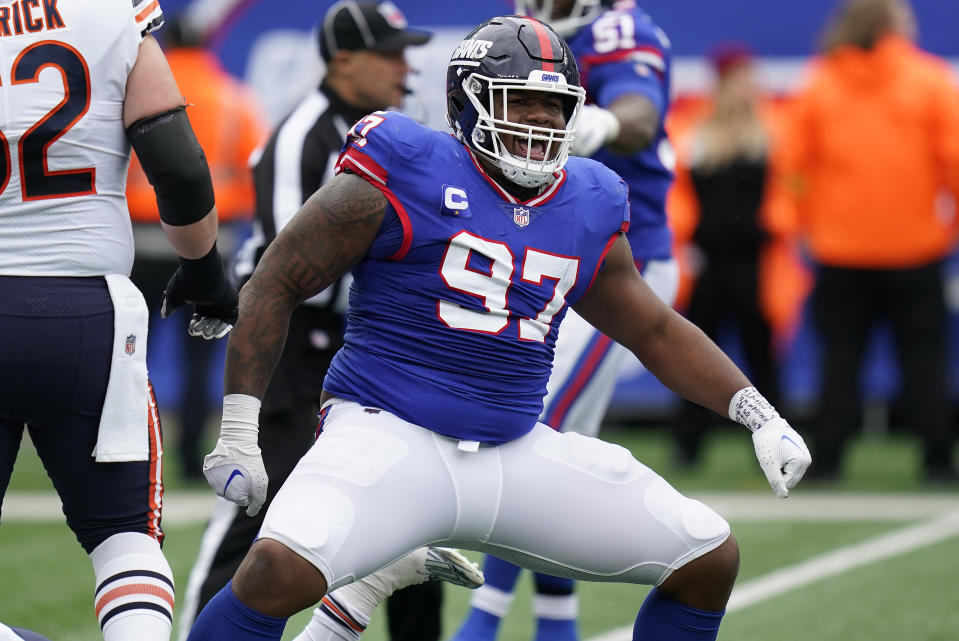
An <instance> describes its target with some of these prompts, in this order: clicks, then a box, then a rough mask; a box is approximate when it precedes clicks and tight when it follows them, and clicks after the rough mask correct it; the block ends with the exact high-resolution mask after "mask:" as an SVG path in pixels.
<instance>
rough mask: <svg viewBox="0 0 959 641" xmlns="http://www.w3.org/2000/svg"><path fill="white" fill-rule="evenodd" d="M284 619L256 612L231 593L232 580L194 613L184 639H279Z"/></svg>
mask: <svg viewBox="0 0 959 641" xmlns="http://www.w3.org/2000/svg"><path fill="white" fill-rule="evenodd" d="M285 627H286V619H285V618H277V617H271V616H269V615H266V614H260V613H259V612H257V611H256V610H254V609H252V608H249V607H247V606H245V605H243V603H241V602H240V600H239V599H238V598H236V595H235V594H233V582H232V581H230V582H229V583H227V584H226V586H225V587H224V588H223V589H222V590H220V591H219V592H217V593H216V595H214V597H213V598H212V599H210V602H209V603H207V604H206V606H204V608H203V610H202V611H201V612H200V614H199V616H197V618H196V621H195V622H194V623H193V627H192V628H191V629H190V635H189V636H188V637H187V641H262V640H263V639H268V640H270V641H280V638H281V637H282V636H283V628H285Z"/></svg>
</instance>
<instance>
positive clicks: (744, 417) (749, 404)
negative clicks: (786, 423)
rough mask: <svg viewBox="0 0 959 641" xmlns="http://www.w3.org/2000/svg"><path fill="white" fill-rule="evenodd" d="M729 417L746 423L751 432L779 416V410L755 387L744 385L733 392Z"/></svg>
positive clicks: (743, 423)
mask: <svg viewBox="0 0 959 641" xmlns="http://www.w3.org/2000/svg"><path fill="white" fill-rule="evenodd" d="M729 418H731V419H733V420H734V421H736V422H737V423H740V424H742V425H745V426H746V427H748V428H749V431H750V432H755V431H756V430H758V429H759V428H760V427H762V426H763V425H765V424H766V423H768V422H769V421H771V420H773V419H777V418H779V412H777V411H776V408H774V407H773V406H772V405H770V404H769V401H767V400H766V399H765V397H763V395H762V394H760V393H759V390H757V389H756V388H755V387H744V388H743V389H741V390H739V391H738V392H736V393H735V394H733V397H732V399H731V400H730V401H729Z"/></svg>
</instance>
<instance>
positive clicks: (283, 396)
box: [180, 0, 443, 641]
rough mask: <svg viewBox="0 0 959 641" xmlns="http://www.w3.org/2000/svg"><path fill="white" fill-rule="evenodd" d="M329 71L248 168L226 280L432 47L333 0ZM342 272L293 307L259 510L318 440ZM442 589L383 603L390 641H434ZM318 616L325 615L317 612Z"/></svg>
mask: <svg viewBox="0 0 959 641" xmlns="http://www.w3.org/2000/svg"><path fill="white" fill-rule="evenodd" d="M317 32H318V37H319V49H320V55H321V57H322V58H323V62H324V63H325V66H326V72H325V76H324V77H323V79H322V80H321V82H320V85H319V86H318V87H316V88H315V89H313V90H312V91H310V92H309V93H308V94H307V95H306V96H304V97H303V99H302V100H301V101H300V102H299V104H298V105H297V106H296V107H294V109H293V111H292V112H291V113H290V114H289V115H288V116H287V117H286V118H284V119H283V120H282V121H281V122H280V123H279V124H278V125H277V127H276V129H275V130H274V131H273V133H272V134H271V135H270V136H269V140H268V141H267V143H266V145H265V147H264V149H263V152H262V154H261V155H260V156H259V158H258V159H257V161H256V163H255V164H254V167H253V176H254V182H255V191H256V216H255V219H254V222H253V233H252V235H251V236H250V238H249V239H248V240H247V241H246V242H245V243H244V245H243V247H242V248H241V250H240V253H239V255H238V257H237V261H236V265H235V274H234V275H235V276H236V278H237V280H238V281H240V282H241V283H242V282H246V280H247V279H248V278H249V277H250V274H252V273H253V268H254V267H255V265H256V263H257V261H258V260H259V258H260V256H262V255H263V252H264V251H265V250H266V248H267V246H268V245H269V244H270V243H271V242H272V241H273V239H274V238H275V237H276V235H277V233H278V232H279V231H280V229H282V228H283V226H284V225H285V224H286V223H287V222H288V221H289V220H290V218H291V217H292V216H293V214H295V213H296V211H297V210H298V209H299V208H300V205H302V204H303V202H304V201H306V199H307V198H309V197H310V195H311V194H313V192H315V191H316V190H317V189H319V188H320V187H321V186H322V185H323V184H324V183H326V181H328V180H329V179H330V178H331V177H332V176H333V168H334V165H335V163H336V157H337V155H338V154H339V152H340V149H341V148H342V146H343V143H344V141H345V140H346V134H347V132H348V131H349V129H350V127H351V126H352V125H353V123H355V122H356V121H357V120H359V119H360V118H362V117H364V116H365V115H367V114H368V113H370V112H372V111H377V110H381V109H388V108H392V107H399V106H400V105H401V103H402V102H403V98H404V96H405V95H406V94H407V93H408V90H407V89H406V84H405V83H406V77H407V75H408V74H409V72H410V66H409V65H408V64H407V62H406V57H405V50H406V47H408V46H413V45H422V44H425V43H426V42H428V41H429V39H430V37H431V36H430V34H429V33H428V32H426V31H420V30H416V29H408V28H407V25H406V20H405V18H404V16H403V14H402V13H401V12H400V10H399V9H398V8H397V7H396V6H395V5H394V4H393V3H391V2H353V1H352V0H347V1H345V2H337V3H336V4H334V5H333V6H332V7H330V9H329V10H328V11H327V13H326V15H325V17H324V18H323V21H322V22H321V23H320V24H319V25H318V26H317ZM351 282H352V277H350V276H349V275H348V274H347V275H346V276H344V277H343V278H342V279H340V280H339V281H337V282H336V283H334V284H333V285H332V286H330V287H329V288H327V289H326V290H324V291H322V292H320V293H319V294H317V295H316V296H314V297H313V298H311V299H309V300H307V301H306V302H304V303H303V304H302V305H300V306H298V307H297V308H296V309H295V310H294V311H293V315H292V318H291V321H290V328H289V332H288V334H287V339H286V346H285V349H284V350H283V355H282V356H281V358H280V361H279V363H278V364H277V366H276V369H275V371H274V373H273V379H272V382H271V383H270V386H269V388H267V390H266V395H265V396H264V398H263V407H262V411H261V413H260V422H261V430H260V435H259V446H260V449H261V450H262V453H263V460H264V464H265V465H266V470H267V473H268V474H269V477H270V485H269V494H268V500H267V506H268V505H269V502H270V500H272V498H273V495H274V494H275V493H276V492H277V490H279V489H280V486H281V485H282V484H283V481H284V480H285V479H286V477H287V476H288V475H289V473H290V471H291V470H292V469H293V466H294V465H296V463H297V461H299V460H300V457H302V456H303V454H305V453H306V451H307V450H308V449H309V448H310V445H312V443H313V441H314V439H315V438H316V430H317V412H318V411H319V409H320V393H321V392H322V390H323V378H324V377H325V376H326V370H327V368H328V367H329V364H330V361H331V360H332V358H333V356H334V355H335V354H336V352H337V350H339V349H340V347H342V345H343V325H344V313H345V311H346V308H347V297H348V294H349V289H350V283H351ZM264 514H266V510H265V509H263V510H261V511H260V513H259V514H258V515H256V516H252V517H251V516H247V514H246V513H245V512H244V511H243V510H240V509H237V507H236V505H234V504H233V503H229V502H227V501H223V502H222V503H220V504H218V505H217V507H216V509H215V511H214V514H213V517H212V519H211V521H210V523H209V525H208V527H207V534H206V536H204V539H203V543H202V546H201V549H200V551H199V555H198V558H197V562H196V564H195V565H194V568H193V572H192V573H191V575H190V582H189V585H188V586H187V590H186V599H185V601H186V603H185V605H184V608H183V615H182V617H181V629H180V635H181V638H186V636H187V633H188V632H189V629H190V624H191V623H192V622H193V619H194V617H195V616H196V613H197V612H199V611H200V610H201V609H202V608H203V606H204V605H206V603H207V601H209V600H210V599H211V598H212V597H213V596H214V595H215V594H216V593H217V592H218V591H219V590H220V589H221V588H222V587H223V586H224V585H226V584H227V582H228V581H229V580H230V578H231V577H232V576H233V575H234V573H235V572H236V569H237V568H238V567H239V565H240V562H241V561H243V558H244V556H246V553H247V551H248V550H249V548H250V545H251V544H252V543H253V540H254V539H255V538H256V534H257V532H258V531H259V529H260V525H261V524H262V523H263V516H264ZM442 596H443V594H442V586H441V585H440V584H439V583H438V582H426V583H423V584H420V585H416V586H411V587H410V588H407V589H405V590H401V591H399V592H397V593H396V594H395V595H394V596H392V597H391V598H390V599H389V600H388V601H387V608H388V610H389V626H390V637H391V639H392V641H431V640H432V641H438V639H439V636H440V607H441V604H442ZM317 616H318V617H319V616H323V615H322V613H321V610H320V609H317Z"/></svg>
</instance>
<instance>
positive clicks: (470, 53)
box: [450, 38, 493, 61]
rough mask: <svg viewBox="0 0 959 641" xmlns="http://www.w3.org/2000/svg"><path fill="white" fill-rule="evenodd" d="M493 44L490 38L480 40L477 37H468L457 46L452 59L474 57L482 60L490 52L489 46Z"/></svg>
mask: <svg viewBox="0 0 959 641" xmlns="http://www.w3.org/2000/svg"><path fill="white" fill-rule="evenodd" d="M492 46H493V43H492V42H491V41H489V40H479V39H477V38H467V39H466V40H464V41H463V42H461V43H460V45H459V46H458V47H456V51H454V52H453V56H452V58H451V59H450V60H451V61H453V60H456V59H457V58H472V59H473V60H480V59H482V58H484V57H485V56H486V54H487V53H489V48H490V47H492Z"/></svg>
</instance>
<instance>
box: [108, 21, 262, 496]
mask: <svg viewBox="0 0 959 641" xmlns="http://www.w3.org/2000/svg"><path fill="white" fill-rule="evenodd" d="M162 35H163V38H162V40H161V44H162V45H163V46H164V49H165V54H166V57H167V60H168V61H169V63H170V68H171V69H172V71H173V75H174V77H175V78H176V82H177V85H178V87H179V88H180V91H181V92H182V94H183V96H184V98H185V99H186V102H187V105H188V114H189V118H190V123H191V124H192V125H193V129H194V131H195V132H196V137H197V140H199V142H200V145H201V146H202V147H203V150H204V152H205V153H206V156H207V162H208V163H209V166H210V173H211V176H212V179H213V190H214V196H215V199H216V206H217V212H218V218H219V222H220V239H219V244H220V246H219V248H220V252H221V254H222V255H224V256H232V254H233V253H234V250H235V247H236V245H237V243H238V240H239V236H240V235H241V234H242V233H243V231H244V229H245V225H246V224H247V223H248V221H249V220H250V218H251V216H252V212H253V178H252V173H251V170H250V168H249V162H248V160H249V157H250V154H251V153H252V152H253V150H254V149H256V148H257V147H258V146H259V145H260V144H261V143H262V141H263V140H264V139H265V137H266V133H267V131H268V125H267V123H266V119H265V117H264V115H263V114H262V111H261V108H260V106H259V103H258V101H257V100H256V97H255V96H254V94H253V93H252V91H251V90H249V89H248V88H247V87H246V86H244V85H243V84H242V83H240V82H239V81H238V80H236V79H235V78H233V77H232V76H231V75H229V74H228V73H227V72H226V71H225V70H224V69H223V68H222V66H221V64H220V62H219V60H218V58H217V57H216V55H215V54H214V53H213V52H211V51H209V50H208V49H206V48H204V47H203V46H202V36H201V34H200V33H199V32H197V31H196V30H195V29H193V28H191V26H190V25H189V24H188V22H187V21H186V20H185V18H184V16H182V15H181V16H176V17H174V18H173V19H172V20H168V22H167V25H166V27H165V28H164V29H163V34H162ZM126 196H127V205H128V207H129V209H130V217H131V219H132V220H133V234H134V238H135V239H136V243H137V249H136V256H135V260H134V264H133V272H132V274H131V277H130V278H131V280H132V281H133V282H134V284H136V286H137V287H138V288H139V289H140V291H142V292H143V294H144V296H146V299H147V304H148V305H149V307H150V310H151V316H152V317H155V316H157V315H158V313H159V309H160V296H159V294H160V293H162V291H163V289H164V288H165V287H166V280H167V278H168V277H169V274H170V272H171V271H172V270H173V269H175V267H176V254H174V253H172V252H171V250H170V249H169V245H168V244H165V243H164V242H163V238H164V236H163V231H162V230H161V228H160V217H159V213H158V211H157V206H156V197H155V196H154V193H153V187H152V186H151V185H150V183H149V181H148V180H147V178H146V176H145V175H144V173H143V169H142V168H141V167H140V164H139V163H138V162H137V160H136V157H135V156H134V158H133V160H132V161H131V163H130V170H129V174H128V177H127V192H126ZM180 315H181V316H182V317H183V318H182V319H181V320H182V321H183V322H184V323H187V322H189V320H190V319H189V317H188V316H187V315H185V314H180ZM156 335H157V334H156V333H152V332H151V334H150V337H151V339H152V338H153V337H154V336H156ZM177 347H178V348H180V352H179V354H178V356H180V355H182V356H180V358H182V359H183V360H185V363H184V366H185V367H184V371H185V372H186V376H184V377H183V379H182V387H181V393H180V399H181V400H180V406H179V419H180V420H179V422H180V433H179V441H178V444H177V446H178V451H179V455H180V461H181V466H182V470H183V474H184V476H185V477H187V478H189V479H202V478H203V474H202V472H201V466H202V463H203V453H204V452H205V451H206V445H205V444H204V443H203V442H202V434H203V429H204V426H205V424H206V422H207V418H208V415H209V412H210V411H211V410H212V409H213V408H211V407H210V404H209V403H208V398H207V397H208V389H209V386H210V384H209V381H210V378H211V377H214V378H216V379H219V377H220V375H219V374H218V373H214V372H212V371H210V370H211V365H212V363H213V362H214V361H215V356H216V353H217V352H216V350H217V349H222V346H219V345H217V344H214V343H211V342H210V341H204V340H192V339H183V340H180V339H179V336H178V337H177ZM148 348H149V349H150V350H151V351H152V350H153V349H154V342H153V341H152V340H151V342H150V345H149V346H148Z"/></svg>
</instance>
